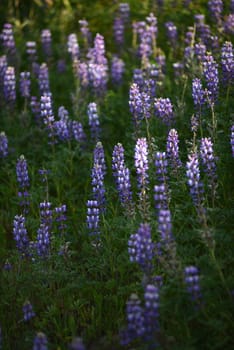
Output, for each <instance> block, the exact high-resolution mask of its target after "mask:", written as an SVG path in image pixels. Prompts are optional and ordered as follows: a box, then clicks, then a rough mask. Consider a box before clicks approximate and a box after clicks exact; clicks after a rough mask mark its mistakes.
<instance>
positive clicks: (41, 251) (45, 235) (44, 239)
mask: <svg viewBox="0 0 234 350" xmlns="http://www.w3.org/2000/svg"><path fill="white" fill-rule="evenodd" d="M36 248H37V254H38V255H39V256H41V257H43V258H45V257H47V256H48V255H49V251H50V232H49V227H48V226H47V225H46V224H45V223H41V224H40V227H39V229H38V231H37V242H36Z"/></svg>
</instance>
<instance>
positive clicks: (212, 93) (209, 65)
mask: <svg viewBox="0 0 234 350" xmlns="http://www.w3.org/2000/svg"><path fill="white" fill-rule="evenodd" d="M203 74H204V78H205V80H206V84H207V89H208V96H207V99H208V103H209V104H210V103H211V104H212V105H214V104H215V102H216V100H217V97H218V88H219V76H218V65H217V63H216V61H215V60H214V58H213V56H212V55H211V54H208V55H206V56H205V57H204V61H203Z"/></svg>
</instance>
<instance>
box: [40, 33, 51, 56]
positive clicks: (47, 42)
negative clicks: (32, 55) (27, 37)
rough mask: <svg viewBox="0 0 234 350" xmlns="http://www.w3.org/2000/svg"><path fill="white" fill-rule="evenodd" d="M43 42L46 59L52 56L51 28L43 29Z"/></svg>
mask: <svg viewBox="0 0 234 350" xmlns="http://www.w3.org/2000/svg"><path fill="white" fill-rule="evenodd" d="M41 44H42V50H43V53H44V56H45V59H46V60H48V59H49V58H50V57H51V56H52V37H51V31H50V30H49V29H43V30H42V32H41Z"/></svg>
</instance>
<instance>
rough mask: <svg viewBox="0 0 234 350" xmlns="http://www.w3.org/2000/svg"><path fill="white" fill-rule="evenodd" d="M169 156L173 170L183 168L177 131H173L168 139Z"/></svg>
mask: <svg viewBox="0 0 234 350" xmlns="http://www.w3.org/2000/svg"><path fill="white" fill-rule="evenodd" d="M167 156H168V158H169V160H170V163H171V166H172V169H174V170H175V171H176V169H178V168H180V167H181V166H182V163H181V160H180V157H179V138H178V133H177V131H176V130H175V129H171V130H170V131H169V133H168V137H167Z"/></svg>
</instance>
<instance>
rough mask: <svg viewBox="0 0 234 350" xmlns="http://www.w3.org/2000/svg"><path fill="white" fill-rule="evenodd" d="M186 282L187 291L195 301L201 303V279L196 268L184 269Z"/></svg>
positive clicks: (188, 267)
mask: <svg viewBox="0 0 234 350" xmlns="http://www.w3.org/2000/svg"><path fill="white" fill-rule="evenodd" d="M184 281H185V283H186V285H187V291H188V293H189V294H190V297H191V299H192V300H193V301H197V302H199V301H200V299H201V296H202V295H201V288H200V277H199V272H198V268H197V267H196V266H187V267H186V268H185V269H184Z"/></svg>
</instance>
